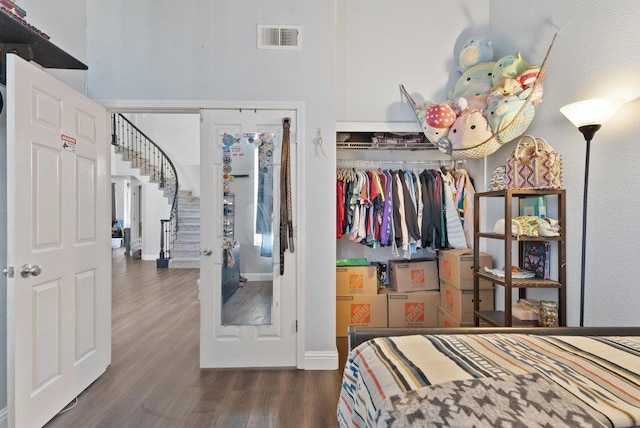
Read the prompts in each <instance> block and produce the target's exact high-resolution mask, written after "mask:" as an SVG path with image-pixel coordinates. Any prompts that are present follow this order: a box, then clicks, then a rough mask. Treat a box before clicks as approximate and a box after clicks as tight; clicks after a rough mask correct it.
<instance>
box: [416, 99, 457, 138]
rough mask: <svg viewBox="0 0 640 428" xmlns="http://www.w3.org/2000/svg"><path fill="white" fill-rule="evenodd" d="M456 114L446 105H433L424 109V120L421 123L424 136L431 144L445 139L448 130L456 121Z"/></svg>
mask: <svg viewBox="0 0 640 428" xmlns="http://www.w3.org/2000/svg"><path fill="white" fill-rule="evenodd" d="M456 118H457V116H456V113H455V112H454V111H453V109H452V108H451V106H449V104H446V103H441V104H433V105H431V106H429V107H428V108H427V109H426V114H425V120H424V122H423V123H422V130H423V132H424V135H425V136H426V137H427V139H428V140H429V141H431V142H432V143H436V142H437V141H438V140H439V139H440V138H442V137H446V136H447V133H448V132H449V128H451V125H453V123H454V122H455V121H456Z"/></svg>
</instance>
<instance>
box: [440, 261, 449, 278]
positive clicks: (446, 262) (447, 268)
mask: <svg viewBox="0 0 640 428" xmlns="http://www.w3.org/2000/svg"><path fill="white" fill-rule="evenodd" d="M442 267H443V269H444V274H445V275H446V276H451V261H450V260H443V263H442Z"/></svg>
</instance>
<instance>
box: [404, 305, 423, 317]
mask: <svg viewBox="0 0 640 428" xmlns="http://www.w3.org/2000/svg"><path fill="white" fill-rule="evenodd" d="M404 320H405V322H424V302H409V303H405V304H404Z"/></svg>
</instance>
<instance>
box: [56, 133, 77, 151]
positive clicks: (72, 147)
mask: <svg viewBox="0 0 640 428" xmlns="http://www.w3.org/2000/svg"><path fill="white" fill-rule="evenodd" d="M60 139H61V140H62V148H63V149H64V150H68V151H70V152H75V151H76V139H75V138H73V137H69V136H68V135H64V134H62V135H61V136H60Z"/></svg>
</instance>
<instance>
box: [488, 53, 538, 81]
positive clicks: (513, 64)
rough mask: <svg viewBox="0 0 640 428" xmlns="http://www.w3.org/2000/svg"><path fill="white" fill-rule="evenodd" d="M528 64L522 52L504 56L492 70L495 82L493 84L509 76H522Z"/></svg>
mask: <svg viewBox="0 0 640 428" xmlns="http://www.w3.org/2000/svg"><path fill="white" fill-rule="evenodd" d="M528 66H529V64H528V63H527V62H526V61H525V60H524V59H522V55H521V54H520V52H518V53H516V54H515V55H507V56H503V57H502V58H500V59H499V60H498V61H496V62H495V64H494V67H493V70H492V76H493V84H492V85H491V86H496V85H498V84H499V83H500V82H502V81H503V80H504V79H506V78H508V77H511V78H513V79H515V78H516V77H518V76H520V74H522V72H523V71H524V70H525V69H526V68H527V67H528Z"/></svg>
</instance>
